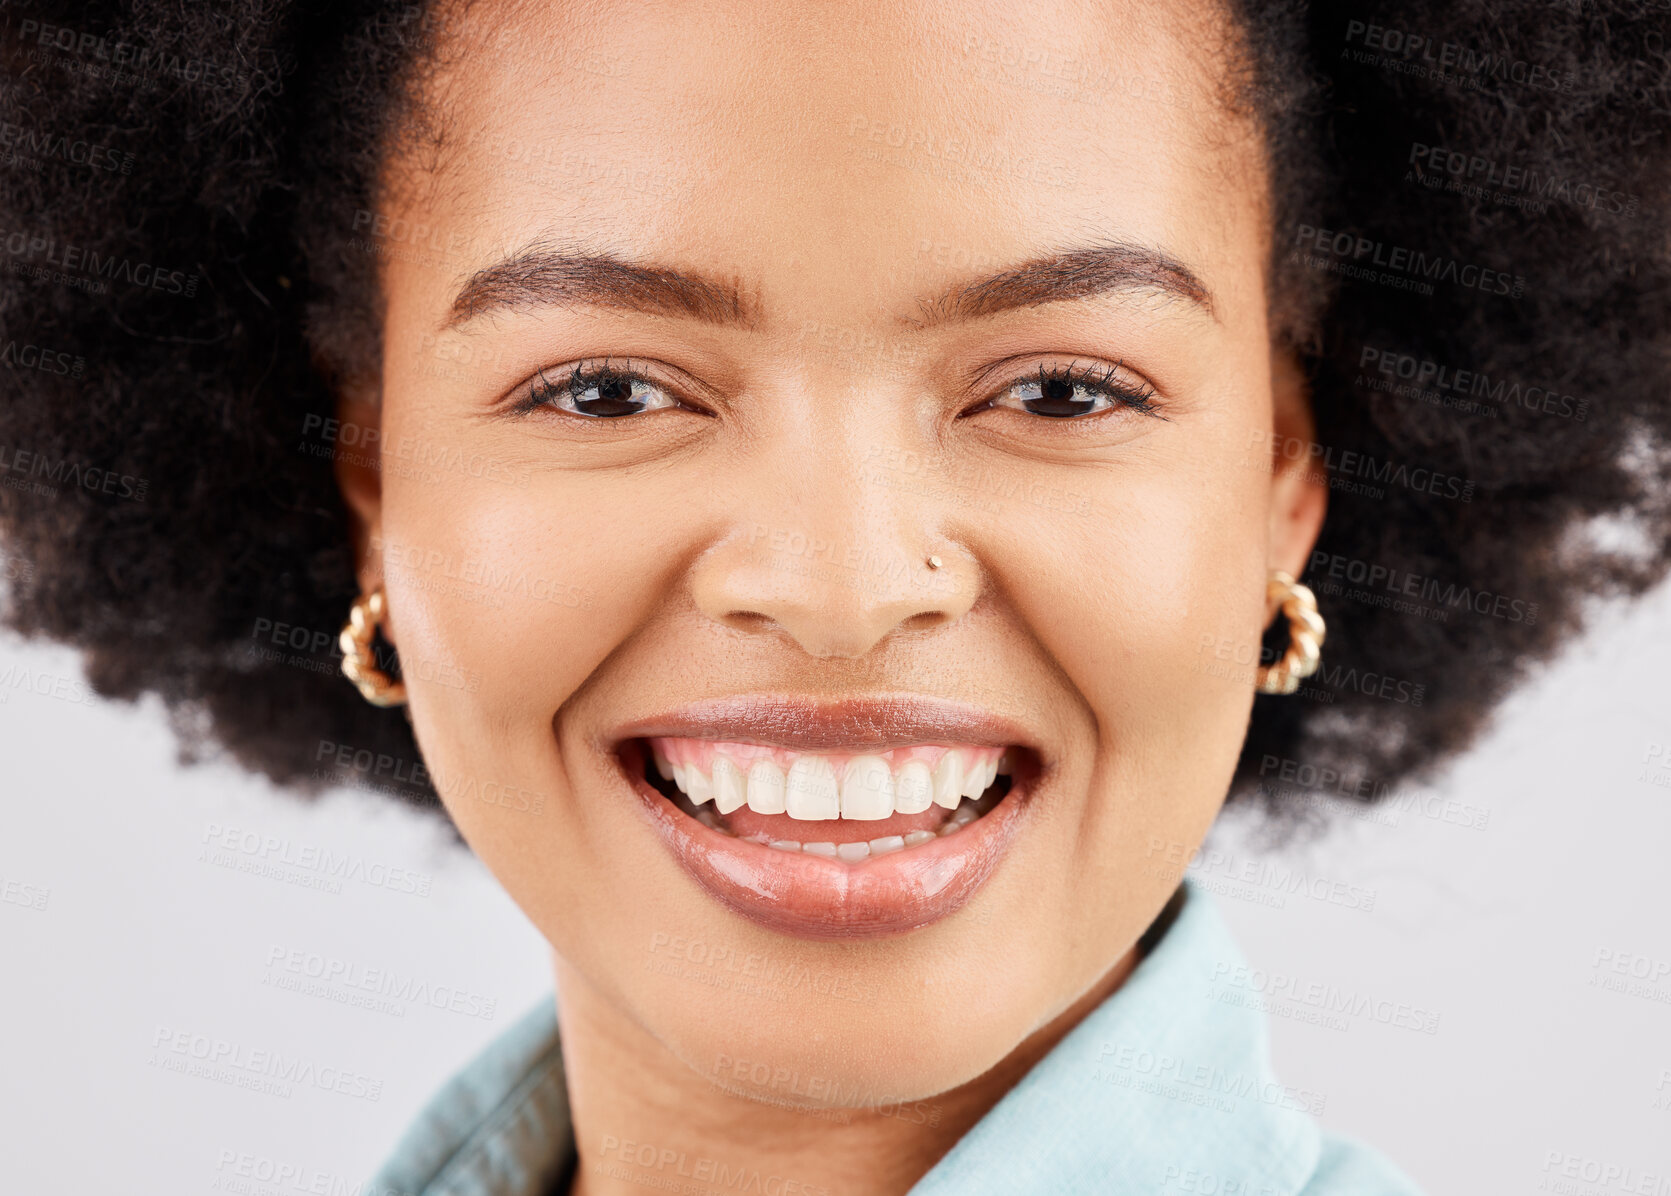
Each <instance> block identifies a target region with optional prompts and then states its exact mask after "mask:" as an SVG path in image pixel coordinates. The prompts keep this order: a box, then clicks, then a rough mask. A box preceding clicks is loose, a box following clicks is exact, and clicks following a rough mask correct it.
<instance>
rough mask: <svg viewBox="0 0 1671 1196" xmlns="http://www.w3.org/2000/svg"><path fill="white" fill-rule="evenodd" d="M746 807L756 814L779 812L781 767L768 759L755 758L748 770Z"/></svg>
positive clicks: (781, 787)
mask: <svg viewBox="0 0 1671 1196" xmlns="http://www.w3.org/2000/svg"><path fill="white" fill-rule="evenodd" d="M748 808H749V809H751V810H753V811H754V812H755V813H756V814H781V813H783V811H784V808H785V807H784V804H783V769H781V768H779V767H778V766H777V765H775V764H773V763H772V762H771V761H770V760H756V761H755V762H754V764H753V766H752V767H750V769H749V770H748Z"/></svg>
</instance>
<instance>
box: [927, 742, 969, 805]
mask: <svg viewBox="0 0 1671 1196" xmlns="http://www.w3.org/2000/svg"><path fill="white" fill-rule="evenodd" d="M962 800H963V753H962V752H947V753H946V754H945V755H944V756H941V757H940V763H939V764H937V765H935V767H934V804H935V805H937V806H944V807H946V809H948V810H955V809H957V807H958V803H959V802H961V801H962Z"/></svg>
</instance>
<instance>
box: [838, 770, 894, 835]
mask: <svg viewBox="0 0 1671 1196" xmlns="http://www.w3.org/2000/svg"><path fill="white" fill-rule="evenodd" d="M831 775H832V776H833V775H834V774H833V773H832V774H831ZM893 812H894V774H893V769H891V768H889V767H888V762H887V761H886V760H884V759H882V757H880V756H860V757H859V758H858V759H856V760H850V761H848V763H847V775H846V776H845V777H843V778H842V781H841V816H842V817H843V818H856V819H863V820H865V821H869V822H875V821H876V820H877V819H879V818H887V817H888V816H890V815H891V814H892V813H893ZM865 854H866V855H869V854H870V852H869V850H868V849H867V850H866V852H865Z"/></svg>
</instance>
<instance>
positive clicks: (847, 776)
mask: <svg viewBox="0 0 1671 1196" xmlns="http://www.w3.org/2000/svg"><path fill="white" fill-rule="evenodd" d="M685 742H686V743H689V742H690V741H688V740H687V741H685ZM674 750H675V752H676V753H678V749H674ZM651 751H652V753H653V754H654V756H655V761H656V767H657V768H658V769H659V770H660V771H661V775H662V776H664V777H668V778H671V780H672V781H673V783H674V784H675V785H677V786H678V787H679V789H680V791H681V792H682V793H684V795H685V796H686V797H688V798H690V800H691V801H692V802H693V803H694V804H696V805H698V806H700V805H703V804H705V803H706V802H708V801H712V802H713V803H714V806H715V808H716V809H718V811H719V812H720V813H721V814H729V813H731V811H733V810H735V809H738V808H739V807H741V806H743V805H747V806H748V808H749V809H751V810H753V811H754V812H755V813H757V814H787V815H788V816H789V817H791V818H795V819H799V820H802V821H807V822H814V821H821V820H824V819H830V818H849V819H867V820H877V819H882V818H887V817H889V816H890V815H893V814H921V813H922V812H923V811H924V810H926V809H928V808H929V806H930V805H940V806H944V807H945V808H946V809H948V810H955V809H957V807H958V805H959V803H960V802H961V801H962V800H963V799H964V798H966V797H968V798H976V797H979V796H980V795H981V794H982V793H984V792H985V791H986V790H987V788H988V786H990V785H991V784H992V782H993V779H994V778H995V777H996V776H997V775H998V773H999V771H1000V770H1002V771H1004V772H1006V773H1007V772H1008V771H1009V769H1008V758H1007V757H1006V756H1004V755H1003V753H1002V751H1001V749H999V748H988V747H953V748H935V747H917V748H908V749H896V750H894V751H890V752H888V753H886V755H885V756H884V755H866V756H853V757H833V756H824V755H817V754H814V753H794V752H786V751H784V750H782V749H768V748H760V747H756V746H754V745H725V746H717V745H716V746H714V747H712V749H711V751H709V752H707V753H705V754H708V755H709V757H710V760H711V763H710V764H708V766H707V767H706V768H704V767H703V766H702V765H700V764H698V763H697V762H696V761H694V760H691V759H682V760H678V761H674V760H670V759H669V758H668V755H667V749H666V746H665V743H664V741H661V740H652V741H651ZM678 754H684V753H678ZM936 755H938V759H935V756H936ZM733 756H736V757H738V758H735V759H734V758H733ZM889 757H891V759H890V758H889ZM786 758H787V763H788V770H787V772H786V771H785V769H784V768H783V767H782V762H783V761H785V760H786ZM931 760H932V761H933V764H932V767H931V766H930V761H931Z"/></svg>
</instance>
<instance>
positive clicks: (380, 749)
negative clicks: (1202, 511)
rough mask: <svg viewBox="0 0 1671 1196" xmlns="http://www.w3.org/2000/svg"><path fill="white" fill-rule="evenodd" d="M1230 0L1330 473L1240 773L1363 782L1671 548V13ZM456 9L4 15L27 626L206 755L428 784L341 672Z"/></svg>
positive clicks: (5, 300) (1275, 794)
mask: <svg viewBox="0 0 1671 1196" xmlns="http://www.w3.org/2000/svg"><path fill="white" fill-rule="evenodd" d="M1230 8H1231V10H1232V15H1233V22H1232V27H1233V28H1234V30H1235V31H1236V32H1235V34H1234V36H1233V38H1232V44H1231V45H1229V46H1228V47H1227V49H1226V53H1225V62H1226V63H1227V64H1229V65H1228V66H1227V68H1226V69H1227V75H1228V78H1229V79H1230V81H1231V82H1232V84H1233V85H1234V89H1235V93H1236V96H1237V97H1238V98H1239V100H1240V102H1242V103H1244V104H1245V105H1246V107H1247V108H1248V110H1249V111H1250V112H1252V113H1253V114H1254V115H1255V116H1256V117H1257V118H1258V119H1259V120H1260V121H1261V122H1262V125H1263V127H1264V129H1265V132H1266V142H1267V147H1268V157H1269V165H1270V173H1271V177H1272V180H1273V182H1272V196H1273V208H1274V219H1273V236H1274V240H1273V260H1272V270H1271V279H1272V283H1271V305H1272V311H1273V316H1274V318H1275V323H1276V326H1277V327H1278V329H1279V331H1280V335H1281V336H1282V338H1283V339H1284V340H1285V341H1286V342H1287V343H1288V344H1290V345H1291V346H1292V347H1293V348H1294V349H1295V350H1297V352H1298V355H1299V358H1300V360H1301V361H1302V362H1303V365H1304V367H1305V369H1306V371H1307V374H1308V377H1309V381H1310V388H1311V394H1312V402H1313V408H1314V411H1315V415H1316V421H1317V433H1316V441H1315V443H1307V444H1303V445H1285V444H1280V443H1278V444H1269V443H1266V444H1259V445H1254V446H1250V453H1251V452H1259V453H1270V452H1271V451H1272V450H1275V451H1276V452H1277V453H1279V454H1283V455H1288V456H1299V455H1304V456H1305V457H1306V458H1307V459H1308V461H1309V462H1310V465H1309V466H1308V467H1311V468H1316V469H1318V470H1321V471H1324V472H1326V474H1327V476H1328V478H1329V484H1330V487H1331V494H1330V507H1329V513H1328V517H1327V520H1326V522H1325V526H1324V528H1323V532H1322V536H1321V539H1320V540H1319V542H1318V544H1317V547H1316V551H1315V552H1314V554H1313V556H1312V559H1311V566H1310V568H1309V570H1308V573H1307V577H1306V578H1305V579H1303V580H1308V581H1309V582H1310V583H1311V584H1312V585H1313V587H1314V588H1315V589H1316V590H1317V592H1318V596H1319V599H1320V603H1321V606H1322V612H1323V614H1324V616H1325V618H1326V619H1327V622H1328V640H1327V645H1326V650H1325V657H1324V665H1323V668H1322V669H1321V670H1320V671H1319V672H1318V673H1317V674H1316V675H1315V676H1313V677H1312V678H1311V679H1310V680H1309V681H1308V682H1307V683H1306V684H1305V686H1304V687H1303V688H1302V689H1301V691H1300V692H1299V693H1298V694H1296V695H1294V696H1292V697H1276V696H1261V697H1259V698H1258V699H1256V701H1255V704H1254V709H1253V715H1252V721H1251V726H1250V729H1249V734H1248V738H1247V741H1246V745H1245V747H1244V749H1243V753H1242V758H1241V761H1240V764H1239V766H1238V769H1237V774H1236V781H1235V784H1234V786H1233V790H1232V796H1233V797H1234V798H1246V797H1248V796H1250V795H1257V794H1263V795H1264V796H1265V798H1266V799H1267V800H1268V801H1272V802H1276V803H1278V804H1280V803H1281V802H1283V801H1287V800H1289V799H1290V798H1291V797H1292V796H1293V793H1294V791H1295V790H1296V789H1298V790H1299V791H1301V793H1302V795H1309V796H1310V797H1314V796H1315V794H1316V793H1317V792H1318V791H1323V792H1327V793H1331V794H1336V795H1339V796H1343V797H1347V798H1354V799H1365V800H1370V799H1374V798H1376V797H1378V796H1381V795H1383V794H1385V793H1386V792H1388V791H1390V790H1392V789H1394V788H1395V787H1397V786H1398V785H1399V784H1400V783H1401V782H1403V781H1404V780H1405V779H1406V778H1421V777H1424V776H1427V775H1431V773H1432V772H1433V770H1434V769H1435V768H1436V766H1437V765H1438V764H1439V763H1440V762H1442V761H1443V760H1445V759H1446V758H1447V757H1449V756H1451V755H1453V754H1454V753H1455V752H1456V751H1457V750H1458V749H1460V748H1462V747H1463V746H1464V745H1466V744H1467V743H1468V742H1469V741H1470V740H1471V738H1472V737H1473V736H1475V734H1476V733H1477V732H1478V731H1479V729H1480V728H1481V726H1482V725H1483V723H1484V721H1485V719H1486V717H1487V716H1488V714H1489V712H1490V710H1491V709H1492V707H1493V706H1494V704H1495V703H1496V702H1497V701H1498V700H1499V699H1500V698H1501V697H1502V696H1503V694H1504V693H1505V692H1506V691H1507V690H1508V689H1509V688H1510V687H1511V686H1512V685H1513V684H1514V683H1515V682H1516V681H1517V680H1518V679H1519V678H1520V677H1521V676H1522V675H1523V674H1524V672H1525V671H1526V669H1527V668H1528V667H1529V666H1530V665H1532V664H1534V663H1535V662H1538V661H1540V660H1543V659H1547V658H1548V657H1550V656H1551V655H1552V654H1553V653H1554V651H1555V650H1556V648H1557V647H1558V646H1559V645H1560V644H1562V643H1563V642H1565V641H1567V640H1568V639H1570V638H1571V637H1572V636H1573V635H1574V634H1575V633H1576V632H1577V631H1578V629H1579V627H1580V624H1581V614H1582V612H1583V610H1584V608H1585V607H1586V605H1587V600H1588V599H1590V598H1592V597H1594V596H1600V595H1624V594H1635V593H1639V592H1641V591H1642V590H1644V589H1645V588H1646V587H1648V586H1649V585H1651V584H1653V583H1654V582H1655V581H1656V580H1658V579H1659V578H1660V577H1661V576H1662V575H1663V574H1664V572H1665V570H1666V567H1667V564H1668V550H1667V547H1666V545H1667V539H1668V537H1667V532H1668V530H1671V511H1668V502H1667V495H1668V489H1667V487H1666V485H1665V481H1666V475H1667V464H1668V460H1671V453H1668V449H1667V443H1668V439H1671V402H1668V396H1667V394H1666V389H1665V388H1666V383H1667V378H1668V364H1671V249H1668V243H1671V237H1668V234H1667V227H1668V226H1667V224H1666V217H1667V210H1666V200H1667V198H1668V197H1671V186H1668V183H1671V165H1668V163H1671V154H1668V153H1667V144H1666V136H1667V116H1668V114H1671V102H1668V101H1671V93H1668V72H1667V59H1666V47H1665V34H1666V31H1667V25H1668V16H1667V13H1668V4H1667V0H1638V2H1626V0H1567V2H1566V3H1554V4H1551V3H1547V2H1545V3H1530V2H1523V3H1501V2H1491V3H1488V2H1486V0H1460V2H1455V0H1444V2H1439V0H1409V2H1405V3H1389V4H1383V5H1379V6H1377V11H1376V13H1375V15H1374V16H1373V18H1371V17H1370V16H1367V15H1366V14H1365V12H1364V6H1363V5H1361V4H1356V3H1354V4H1345V3H1312V4H1305V3H1299V2H1298V0H1230ZM459 19H463V18H460V17H459V15H458V12H457V11H456V8H455V10H450V11H449V15H448V17H447V20H448V21H456V20H459ZM439 28H440V26H439V21H438V18H437V17H436V15H435V13H434V10H433V6H432V5H431V4H427V3H415V2H414V3H393V2H379V0H332V2H331V3H329V4H325V3H301V2H291V0H238V2H237V3H230V2H229V3H222V4H215V5H188V4H182V3H178V2H177V0H128V2H125V3H117V2H112V0H92V2H86V3H76V4H73V5H71V4H61V5H53V4H40V5H33V6H31V5H27V4H25V5H11V6H8V8H7V13H6V16H5V26H4V31H3V35H0V37H3V41H0V55H3V60H4V65H3V68H0V89H3V92H0V166H3V173H0V244H3V245H4V247H5V259H4V260H5V266H6V271H5V274H4V276H3V277H0V359H3V362H4V365H5V366H6V367H7V368H5V369H4V370H0V386H3V387H4V390H5V402H4V403H3V404H0V483H3V484H0V533H3V537H4V542H5V544H6V545H7V548H8V551H9V553H10V564H9V567H8V568H6V569H5V570H4V572H3V574H0V576H4V577H5V578H6V580H7V582H8V585H7V590H8V594H7V604H6V609H5V611H4V615H5V618H6V620H7V622H9V623H10V624H11V626H13V627H14V628H16V629H17V630H19V631H21V632H23V633H25V634H35V635H44V636H50V637H53V638H55V639H59V640H63V641H67V642H69V643H71V644H74V645H77V646H78V647H80V648H81V649H83V650H84V653H85V660H86V668H87V673H88V680H89V682H90V684H91V685H92V686H93V687H94V688H95V689H96V690H97V691H98V692H99V693H100V694H103V695H106V696H110V697H119V698H125V699H132V698H135V697H137V696H138V695H140V694H141V693H143V692H147V691H150V692H155V693H158V694H160V695H161V696H162V698H163V699H164V700H165V701H166V703H167V706H168V708H169V709H170V710H171V711H172V712H173V715H174V719H175V723H176V726H177V728H178V730H179V732H180V735H181V741H182V744H183V751H184V752H185V754H186V756H187V757H188V758H195V757H197V756H200V755H201V754H202V751H203V749H205V748H206V747H208V746H210V745H212V744H215V743H218V744H220V745H223V746H224V747H225V748H226V749H228V750H230V752H231V753H232V754H233V755H234V756H235V757H236V758H237V759H238V760H240V761H241V762H242V763H244V764H245V765H247V766H249V767H252V768H254V769H257V770H260V771H262V772H264V773H266V774H267V775H268V776H269V777H271V778H273V779H274V780H275V781H277V782H279V783H281V784H285V785H289V786H292V787H294V788H296V789H298V790H300V791H303V792H314V791H317V790H318V789H319V788H321V787H322V786H324V785H326V784H334V783H339V782H342V781H344V780H349V781H354V780H361V781H364V780H367V779H374V780H377V779H381V780H383V781H387V784H386V785H385V786H384V787H386V788H387V789H388V790H389V791H390V792H393V793H395V794H397V795H398V796H400V797H403V798H405V799H407V800H409V801H412V802H414V803H416V804H419V805H435V804H436V799H435V795H434V792H433V789H432V787H431V786H430V785H429V784H428V782H427V780H426V779H425V774H424V772H423V769H422V768H421V765H420V762H419V759H420V758H419V755H418V751H417V747H416V745H415V743H414V742H413V738H412V733H411V728H410V725H409V723H408V721H407V720H406V719H405V718H403V717H402V716H401V714H400V713H399V712H397V711H389V710H383V709H378V708H375V707H372V706H369V705H367V704H366V703H365V702H363V701H362V700H361V698H360V696H359V695H358V693H357V692H356V691H355V690H354V688H353V687H352V686H350V685H349V684H348V683H347V682H346V681H345V680H344V679H343V678H342V677H341V676H340V675H339V674H338V672H337V668H336V653H335V647H334V643H335V631H336V628H337V627H338V626H339V625H340V623H341V621H342V619H343V617H344V614H345V612H346V610H347V608H348V605H349V603H350V602H351V601H352V599H353V597H354V595H355V593H356V590H357V586H356V581H355V574H354V569H353V561H352V554H351V552H350V549H349V541H348V531H347V527H348V521H347V518H346V513H345V510H344V507H343V502H342V499H341V497H340V495H339V493H338V491H337V487H336V484H335V481H334V478H333V473H332V455H333V454H334V453H335V452H337V451H340V448H341V446H338V445H336V444H334V443H333V442H332V441H331V440H330V438H329V436H328V435H326V430H327V429H329V428H331V427H332V426H333V425H330V424H328V423H327V422H326V421H328V420H329V419H330V418H331V417H332V416H333V414H334V411H335V408H336V403H337V396H338V394H339V393H341V392H342V391H344V390H345V389H350V388H358V389H361V390H363V391H365V392H366V393H370V394H373V395H374V394H375V393H376V386H377V375H378V369H379V364H378V363H379V359H380V352H381V340H380V327H379V318H380V308H381V304H380V298H379V288H378V255H379V250H380V245H379V242H378V240H377V238H376V237H375V235H371V232H372V230H370V229H368V227H367V225H368V221H370V219H371V213H374V212H375V211H377V209H378V199H379V167H380V164H381V163H383V162H384V161H386V160H388V158H389V156H390V155H391V154H392V153H394V152H396V151H397V150H400V149H408V148H412V147H419V148H422V147H424V146H425V145H426V144H427V145H430V146H431V147H433V146H434V145H436V144H440V143H441V142H442V139H443V136H444V135H443V132H441V131H438V130H437V129H435V128H433V127H431V125H430V124H428V123H426V116H425V114H424V112H423V107H422V104H421V103H420V102H419V99H420V96H421V94H422V84H423V77H424V73H425V72H426V70H428V69H430V68H432V67H433V66H434V65H435V63H436V55H437V53H438V44H439V39H438V37H437V34H438V31H439ZM482 28H483V29H484V30H486V29H489V28H490V26H487V25H485V24H484V25H483V26H482ZM484 36H486V35H485V34H484ZM477 40H478V41H480V40H481V39H477ZM1281 647H1282V644H1281V633H1280V631H1278V632H1274V633H1273V637H1272V638H1270V640H1269V641H1268V642H1267V645H1266V648H1267V651H1268V652H1274V651H1276V650H1279V649H1280V648H1281ZM372 762H375V763H372Z"/></svg>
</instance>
